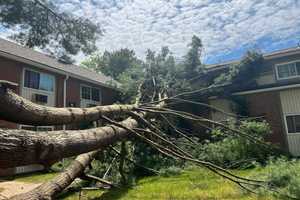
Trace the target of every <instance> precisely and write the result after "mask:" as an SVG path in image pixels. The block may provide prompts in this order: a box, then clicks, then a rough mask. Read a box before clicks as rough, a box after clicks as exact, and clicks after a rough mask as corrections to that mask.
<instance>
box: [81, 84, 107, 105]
mask: <svg viewBox="0 0 300 200" xmlns="http://www.w3.org/2000/svg"><path fill="white" fill-rule="evenodd" d="M83 87H87V88H90V92H91V94H90V99H84V98H82V88H83ZM93 89H96V90H98V91H99V101H95V100H93V99H92V98H93V95H92V93H93V92H92V90H93ZM80 100H84V101H90V102H97V103H100V104H101V103H102V91H101V89H100V88H98V87H93V86H90V85H86V84H80Z"/></svg>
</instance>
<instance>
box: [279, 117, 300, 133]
mask: <svg viewBox="0 0 300 200" xmlns="http://www.w3.org/2000/svg"><path fill="white" fill-rule="evenodd" d="M296 115H300V113H289V114H284V115H283V116H284V125H285V130H286V134H287V135H300V132H296V133H289V129H288V126H287V120H286V117H288V116H296Z"/></svg>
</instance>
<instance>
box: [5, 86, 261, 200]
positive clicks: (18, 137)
mask: <svg viewBox="0 0 300 200" xmlns="http://www.w3.org/2000/svg"><path fill="white" fill-rule="evenodd" d="M0 88H1V92H2V93H1V94H0V95H4V96H5V95H6V96H5V98H4V99H6V100H5V101H2V102H3V103H6V104H8V103H10V104H9V105H10V106H11V109H12V110H14V112H17V109H18V106H19V105H21V108H22V112H24V113H26V114H25V115H23V117H24V116H26V115H30V114H33V115H35V114H36V117H37V118H29V119H24V118H22V117H20V116H21V114H20V115H19V116H16V115H12V114H13V113H12V112H11V111H9V110H8V109H4V110H1V112H2V115H4V116H5V113H6V112H8V113H9V114H11V115H10V118H17V119H14V120H13V121H14V122H20V121H21V122H22V123H24V122H27V123H28V124H43V123H40V122H38V118H39V117H41V115H39V113H42V112H36V110H35V109H26V108H37V109H39V108H43V109H48V110H52V111H53V112H52V113H53V114H54V113H55V112H56V111H57V109H59V108H48V107H41V106H39V105H36V104H34V103H31V102H28V101H24V100H23V99H22V98H21V97H19V96H17V95H16V94H13V92H11V91H10V89H8V86H7V85H6V84H2V87H0ZM159 96H160V97H162V95H159ZM177 97H178V96H177ZM18 99H19V100H21V101H20V102H22V103H16V101H14V100H18ZM173 99H174V98H173ZM166 100H172V98H164V99H162V98H159V100H158V101H153V102H150V103H148V104H144V105H139V104H135V105H133V106H132V107H130V109H127V110H126V109H125V110H122V109H120V108H121V107H122V106H119V109H115V110H114V111H111V110H109V109H107V108H111V106H103V107H102V110H108V111H107V112H108V113H114V112H117V113H119V114H122V115H123V114H124V115H125V116H126V114H127V115H128V114H130V117H129V116H127V117H128V118H127V119H125V120H123V121H121V122H117V121H115V120H113V119H111V118H109V117H107V116H105V115H104V114H103V113H99V112H98V113H97V114H95V113H93V114H91V115H90V116H93V117H94V118H93V117H91V118H88V117H87V116H88V115H87V114H84V113H87V112H86V109H78V112H79V111H80V110H83V111H85V112H83V113H81V114H80V115H79V116H80V117H79V118H80V119H82V120H83V121H85V120H91V119H93V120H98V119H100V118H101V119H103V120H105V121H106V122H107V123H108V124H109V125H107V126H105V127H99V128H92V129H87V130H76V131H64V130H63V131H50V132H46V133H45V132H32V131H26V130H3V129H1V130H0V166H1V168H7V167H16V166H21V165H26V164H34V163H35V164H36V163H41V164H49V163H54V162H56V161H58V160H60V159H61V158H65V157H70V156H75V155H79V154H82V153H87V152H91V153H87V154H84V155H81V156H79V157H78V158H77V159H76V160H75V161H74V162H73V163H72V164H71V165H70V166H69V167H68V168H67V170H66V171H65V172H62V174H61V175H59V176H58V177H56V178H55V179H53V180H52V181H50V182H48V183H45V184H43V185H41V186H40V187H38V188H37V189H35V190H32V191H30V192H28V193H25V194H22V195H19V196H16V197H13V199H35V200H41V199H51V198H53V197H54V196H55V195H57V194H58V193H59V192H61V191H62V190H64V189H65V188H66V187H67V186H68V185H69V184H70V183H71V182H72V181H73V180H74V179H75V178H76V177H79V176H81V175H82V174H83V172H84V169H85V168H86V166H88V165H89V164H90V162H91V161H92V160H93V158H94V156H95V151H98V149H104V148H105V147H107V146H110V145H111V144H114V143H116V142H118V141H121V140H123V139H127V138H128V137H129V136H135V137H137V138H139V139H141V140H142V141H144V142H146V143H147V144H149V145H151V146H152V147H153V148H154V149H156V150H157V151H158V152H160V153H162V154H163V155H165V156H168V157H171V158H174V159H180V160H183V161H189V162H194V163H195V164H198V165H200V166H203V167H206V168H207V169H209V170H211V171H213V172H214V173H216V174H218V175H220V176H222V177H224V178H226V179H228V180H230V181H232V182H234V183H236V184H237V185H239V186H240V187H242V188H244V189H246V190H248V191H250V192H255V191H253V190H252V189H251V188H249V187H248V186H255V187H264V188H265V187H266V183H265V182H264V181H259V180H251V179H247V178H243V177H240V176H237V175H234V174H233V173H231V172H229V171H227V170H225V169H223V168H221V167H219V166H216V165H214V164H213V163H210V162H206V161H201V160H198V159H195V158H194V157H193V156H192V155H191V154H189V153H188V152H186V151H184V150H182V149H181V148H179V147H178V146H177V145H175V144H174V143H172V142H171V140H169V138H168V137H167V135H166V134H164V132H163V131H162V130H160V129H159V128H158V127H157V126H156V125H155V124H153V122H152V120H151V119H154V117H151V118H150V119H147V118H146V117H145V116H147V114H148V113H151V115H154V116H155V115H156V114H159V115H164V116H168V115H174V116H177V117H181V118H185V119H187V120H193V121H195V122H197V123H199V124H201V125H203V126H207V125H209V124H213V125H218V126H221V127H222V128H225V129H227V130H228V131H231V132H233V133H234V134H237V135H239V136H241V137H245V138H247V139H248V140H250V141H252V142H257V141H256V140H255V138H253V137H251V136H249V135H246V134H244V133H243V132H240V131H239V130H234V129H232V128H231V127H228V126H226V125H224V124H221V123H219V122H214V121H211V120H208V119H205V118H202V117H199V116H195V115H192V114H189V113H185V112H182V111H176V110H170V109H168V108H163V107H162V105H163V103H164V102H165V101H166ZM63 110H64V111H66V110H68V108H64V109H63ZM91 111H92V109H91ZM132 111H135V112H132ZM45 113H46V112H45ZM50 113H51V112H50ZM54 115H55V114H54ZM56 115H57V117H62V116H66V115H64V113H63V112H62V113H60V114H59V115H58V114H56ZM95 115H97V117H95ZM68 116H69V117H70V118H69V119H72V115H68ZM125 116H124V117H125ZM10 118H9V119H10ZM79 118H76V119H78V120H79ZM5 119H8V118H5ZM73 119H74V118H73ZM19 120H20V121H19ZM22 120H23V121H22ZM26 120H27V121H26ZM40 120H44V121H43V122H48V123H50V124H51V123H55V124H56V121H55V120H52V119H50V118H47V117H44V118H41V119H40ZM93 120H92V121H93ZM71 121H72V120H71ZM75 121H76V120H73V122H75ZM79 121H80V120H79ZM64 122H67V121H61V122H60V123H64ZM181 134H184V133H181ZM260 144H261V142H260Z"/></svg>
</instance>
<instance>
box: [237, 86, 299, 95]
mask: <svg viewBox="0 0 300 200" xmlns="http://www.w3.org/2000/svg"><path fill="white" fill-rule="evenodd" d="M299 87H300V84H293V85H286V86H279V87H272V88H264V89H257V90H248V91H242V92H235V93H233V95H247V94H256V93H262V92H272V91H278V90H286V89H293V88H299Z"/></svg>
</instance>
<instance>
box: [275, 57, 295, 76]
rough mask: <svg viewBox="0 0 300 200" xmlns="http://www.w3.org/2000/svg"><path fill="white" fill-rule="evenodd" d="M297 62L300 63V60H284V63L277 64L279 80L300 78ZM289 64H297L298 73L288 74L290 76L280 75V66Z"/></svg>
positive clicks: (276, 69)
mask: <svg viewBox="0 0 300 200" xmlns="http://www.w3.org/2000/svg"><path fill="white" fill-rule="evenodd" d="M297 63H300V60H293V61H289V62H282V63H278V64H275V71H276V78H277V80H287V79H293V78H299V77H300V72H299V73H298V72H297ZM288 64H295V69H296V73H297V75H294V76H288V77H279V70H278V67H279V66H282V65H288Z"/></svg>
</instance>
